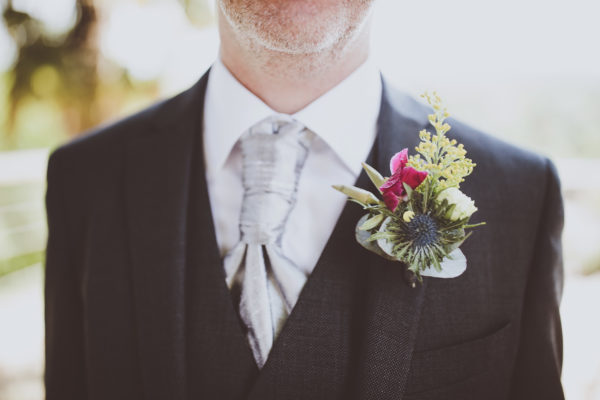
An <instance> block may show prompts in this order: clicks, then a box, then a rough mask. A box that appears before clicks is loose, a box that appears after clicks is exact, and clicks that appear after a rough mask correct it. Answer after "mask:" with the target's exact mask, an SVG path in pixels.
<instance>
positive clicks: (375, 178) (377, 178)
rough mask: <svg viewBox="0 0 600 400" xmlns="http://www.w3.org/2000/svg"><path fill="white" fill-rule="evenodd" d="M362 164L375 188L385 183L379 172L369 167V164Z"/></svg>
mask: <svg viewBox="0 0 600 400" xmlns="http://www.w3.org/2000/svg"><path fill="white" fill-rule="evenodd" d="M362 166H363V169H364V170H365V172H366V173H367V175H368V176H369V179H371V182H373V185H375V187H376V188H377V190H379V188H380V187H381V185H383V184H384V183H385V178H384V177H383V176H381V174H380V173H379V172H378V171H377V170H376V169H375V168H373V167H371V166H370V165H369V164H367V163H362ZM379 192H380V193H381V190H379Z"/></svg>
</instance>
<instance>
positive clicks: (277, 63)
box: [218, 12, 370, 114]
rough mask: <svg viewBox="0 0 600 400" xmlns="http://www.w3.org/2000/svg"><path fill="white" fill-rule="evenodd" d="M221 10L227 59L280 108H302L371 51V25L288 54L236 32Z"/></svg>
mask: <svg viewBox="0 0 600 400" xmlns="http://www.w3.org/2000/svg"><path fill="white" fill-rule="evenodd" d="M218 14H219V35H220V39H221V47H220V57H221V60H222V61H223V64H224V65H225V66H226V67H227V69H228V70H229V71H230V72H231V73H232V75H233V76H235V78H236V79H237V80H238V81H240V83H241V84H242V85H244V86H245V87H246V88H247V89H248V90H249V91H251V92H252V93H254V94H255V95H256V96H257V97H258V98H260V99H261V100H262V101H263V102H265V104H267V105H268V106H269V107H271V108H272V109H273V110H275V111H277V112H280V113H285V114H294V113H295V112H297V111H299V110H301V109H302V108H304V107H305V106H307V105H308V104H310V103H311V102H312V101H314V100H315V99H317V98H318V97H320V96H321V95H323V94H324V93H326V92H327V91H329V90H330V89H331V88H333V87H334V86H336V85H337V84H338V83H340V82H341V81H343V80H344V79H345V78H346V77H347V76H348V75H350V74H351V73H352V72H353V71H354V70H356V69H357V68H358V67H359V66H360V65H361V64H362V63H364V62H365V60H366V59H367V57H368V55H369V31H370V29H369V27H368V26H364V27H363V28H362V29H360V30H359V31H358V33H357V35H356V36H355V37H353V38H349V39H348V40H347V41H345V42H344V43H338V44H336V45H334V46H333V47H332V48H330V49H326V50H323V51H321V52H318V53H309V54H287V53H282V52H277V51H273V50H271V49H267V48H265V47H263V46H260V45H259V44H256V43H254V42H252V41H251V40H244V39H243V38H240V37H238V36H236V33H235V32H234V31H233V29H232V28H231V26H230V25H229V23H228V22H227V20H226V19H225V18H224V17H223V15H222V13H220V12H219V13H218ZM368 24H370V19H368V20H367V21H366V25H368Z"/></svg>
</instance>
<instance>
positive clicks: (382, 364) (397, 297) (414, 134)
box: [45, 73, 563, 400]
mask: <svg viewBox="0 0 600 400" xmlns="http://www.w3.org/2000/svg"><path fill="white" fill-rule="evenodd" d="M207 75H208V73H207V74H205V75H204V76H203V77H202V78H201V79H200V80H199V81H198V83H197V84H196V85H194V86H193V87H192V88H190V89H189V90H187V91H185V92H183V93H182V94H180V95H178V96H176V97H174V98H171V99H168V100H166V101H163V102H161V103H159V104H157V105H155V106H153V107H151V108H148V109H146V110H144V111H142V112H140V113H138V114H136V115H134V116H131V117H129V118H127V119H125V120H122V121H119V122H117V123H114V124H112V125H110V126H106V127H102V128H100V129H98V130H96V131H94V132H91V133H88V134H86V135H84V136H82V137H80V138H77V139H75V140H73V141H71V142H69V143H67V144H65V145H63V146H61V147H59V148H58V149H56V150H55V151H53V152H52V154H51V156H50V159H49V165H48V175H47V179H48V187H47V192H46V207H47V214H48V227H49V237H48V247H47V259H46V286H45V288H46V291H45V299H46V370H45V382H46V390H47V398H48V399H49V400H69V399H73V400H83V399H98V400H108V399H110V400H117V399H126V400H134V399H168V400H183V399H406V400H408V399H413V400H416V399H432V400H433V399H436V400H438V399H439V400H449V399H460V400H466V399H485V400H492V399H527V400H532V399H544V400H553V399H563V392H562V388H561V383H560V373H561V364H562V337H561V325H560V319H559V313H558V308H559V301H560V297H561V291H562V284H563V281H562V279H563V278H562V276H563V275H562V274H563V272H562V260H561V244H560V235H561V230H562V225H563V207H562V200H561V194H560V188H559V182H558V179H557V174H556V170H555V168H554V166H553V164H552V163H551V162H550V161H549V160H548V159H546V158H544V157H540V156H538V155H535V154H533V153H530V152H527V151H524V150H520V149H518V148H516V147H513V146H511V145H508V144H506V143H504V142H502V141H499V140H497V139H494V138H493V137H490V136H488V135H486V134H484V133H481V132H479V131H477V130H475V129H472V128H471V127H469V126H467V125H464V124H462V123H460V122H459V121H455V120H450V121H449V122H450V124H451V125H452V126H453V129H452V130H451V131H450V134H449V136H451V137H453V138H456V139H457V140H458V141H459V142H460V143H464V145H465V147H466V149H467V150H468V152H469V156H470V157H471V158H472V159H473V160H474V161H475V162H476V163H477V167H476V169H475V171H474V173H473V174H472V175H471V176H470V177H469V178H468V179H467V181H466V182H465V183H464V184H463V185H462V189H463V190H464V191H465V192H466V193H467V194H468V195H470V196H471V197H472V198H473V199H475V201H476V202H477V205H478V207H479V211H478V212H477V213H476V214H475V215H474V218H473V221H475V222H477V221H486V222H487V225H486V226H484V227H480V228H477V231H476V232H475V234H474V235H473V236H472V237H471V238H469V239H468V240H467V241H466V242H465V243H464V245H463V246H462V249H463V252H464V253H465V254H466V256H467V259H468V266H467V270H466V272H465V273H464V274H462V275H461V276H460V277H457V278H454V279H435V278H427V277H426V278H425V279H424V282H423V285H419V286H418V287H417V288H414V289H413V288H410V287H409V286H408V285H407V283H406V282H405V279H404V274H403V270H402V268H401V264H399V263H394V262H390V261H387V260H384V259H383V258H380V257H378V256H376V255H374V254H372V253H369V252H368V251H366V250H364V249H363V248H362V247H361V246H359V245H358V244H357V243H356V242H355V240H354V226H355V224H356V222H357V220H358V219H359V217H360V216H361V214H362V210H361V209H360V207H358V206H357V205H356V204H351V203H349V204H348V205H347V206H346V208H345V209H344V211H343V213H342V215H341V217H340V219H339V221H338V223H337V225H336V228H335V230H334V232H333V234H332V236H331V238H330V239H329V242H328V244H327V246H326V248H325V250H324V252H323V254H322V255H321V258H320V260H319V262H318V264H317V266H316V268H315V270H314V272H313V273H312V274H311V275H310V277H309V279H308V281H307V283H306V285H305V287H304V289H303V291H302V293H301V295H300V298H299V300H298V303H297V305H296V306H295V308H294V309H293V311H292V313H291V315H290V316H289V318H288V320H287V322H286V324H285V326H284V327H283V330H282V332H281V334H280V336H279V337H278V338H277V340H276V342H275V343H274V346H273V348H272V351H271V354H270V356H269V359H268V361H267V363H266V365H265V366H264V368H263V369H262V370H261V371H260V372H259V370H258V369H257V367H256V364H255V363H254V360H253V358H252V354H251V351H250V348H249V346H248V344H247V343H246V339H245V335H244V332H243V330H242V328H241V326H240V323H239V319H238V317H237V315H236V311H235V307H234V305H233V302H232V301H231V296H230V293H229V292H228V290H227V287H226V285H225V276H224V271H223V267H222V262H221V259H220V256H219V253H218V250H217V245H216V240H215V235H214V229H213V222H212V216H211V211H210V206H209V201H208V196H207V188H206V182H205V174H204V160H203V149H202V140H201V139H202V110H203V100H204V92H205V88H206V81H207ZM429 112H430V110H429V109H428V108H426V107H425V106H422V105H420V104H419V103H417V102H416V101H414V100H413V99H411V98H409V97H408V96H405V95H403V94H401V93H398V92H396V91H394V90H393V89H392V88H390V86H389V85H388V84H386V83H385V81H384V91H383V98H382V105H381V111H380V115H379V120H378V133H377V138H376V141H375V144H374V145H373V148H372V149H371V153H370V156H369V159H368V160H369V162H370V163H371V164H372V165H374V166H375V167H376V168H378V169H379V170H380V171H386V170H387V166H388V165H389V160H390V157H391V155H392V154H394V153H395V152H397V151H399V150H400V149H402V148H404V147H408V148H409V149H411V151H412V149H413V148H414V146H415V145H416V144H417V143H418V140H419V138H418V132H419V130H421V129H423V128H426V127H427V114H428V113H429ZM232 118H235V116H232ZM334 183H336V182H332V184H334ZM357 185H358V186H361V187H364V188H369V185H370V183H369V181H368V179H367V177H366V175H365V174H364V172H363V173H362V174H361V175H360V177H359V178H358V180H357ZM332 190H333V189H332ZM307 223H317V221H307Z"/></svg>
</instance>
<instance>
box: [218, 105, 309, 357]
mask: <svg viewBox="0 0 600 400" xmlns="http://www.w3.org/2000/svg"><path fill="white" fill-rule="evenodd" d="M312 137H313V134H312V132H310V131H308V130H307V129H306V128H305V127H304V126H303V125H302V124H300V123H299V122H298V121H295V120H293V119H291V118H290V117H287V116H285V115H275V116H272V117H269V118H267V119H265V120H263V121H261V122H259V123H258V124H256V125H254V126H253V127H251V128H250V129H249V130H248V131H246V132H245V133H244V134H243V135H242V137H241V138H240V145H241V151H242V181H243V186H244V198H243V202H242V211H241V214H240V224H239V226H240V231H241V232H240V233H241V235H240V242H239V243H238V244H237V245H236V246H234V247H233V248H232V249H231V250H230V251H229V252H228V253H227V255H226V256H225V259H224V264H225V274H226V279H227V285H228V286H229V288H230V289H232V290H236V291H239V292H240V293H239V314H240V317H241V319H242V320H243V322H244V323H245V325H246V327H247V329H248V330H247V336H248V340H249V343H250V347H251V348H252V353H253V355H254V358H255V360H256V363H257V365H258V367H259V368H262V366H263V365H264V364H265V362H266V360H267V357H268V354H269V351H270V350H271V346H272V344H273V341H274V340H275V338H276V337H277V334H278V333H279V331H280V329H281V327H282V326H283V323H284V322H285V319H286V318H287V316H288V315H289V314H290V312H291V310H292V308H293V307H294V305H295V303H296V301H297V300H298V296H299V295H300V291H301V290H302V287H303V286H304V283H305V282H306V279H307V277H306V275H305V273H304V272H302V271H301V270H300V269H298V267H297V266H296V265H295V264H294V262H293V261H292V260H290V259H289V258H287V257H286V256H285V255H284V254H283V253H282V249H281V237H282V235H283V232H284V229H285V225H286V222H287V219H288V217H289V215H290V212H291V211H292V209H293V207H294V205H295V203H296V193H297V187H298V180H299V177H300V172H301V170H302V167H303V166H304V162H305V160H306V156H307V155H308V148H309V145H310V141H311V140H312Z"/></svg>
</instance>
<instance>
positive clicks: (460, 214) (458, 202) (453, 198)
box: [437, 187, 477, 221]
mask: <svg viewBox="0 0 600 400" xmlns="http://www.w3.org/2000/svg"><path fill="white" fill-rule="evenodd" d="M444 199H445V200H447V201H448V204H454V205H455V207H454V210H453V211H452V214H451V215H450V219H451V220H452V221H456V220H459V219H463V218H467V217H470V216H471V215H472V214H473V213H474V212H475V211H477V207H475V202H474V201H473V200H472V199H471V198H470V197H469V196H467V195H466V194H464V193H463V192H461V191H460V190H459V189H458V188H456V187H450V188H448V189H445V190H443V191H442V192H441V193H440V194H439V195H438V196H437V202H438V203H441V202H442V201H444Z"/></svg>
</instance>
